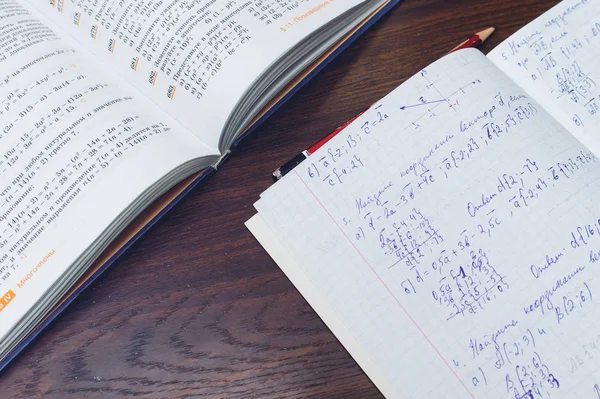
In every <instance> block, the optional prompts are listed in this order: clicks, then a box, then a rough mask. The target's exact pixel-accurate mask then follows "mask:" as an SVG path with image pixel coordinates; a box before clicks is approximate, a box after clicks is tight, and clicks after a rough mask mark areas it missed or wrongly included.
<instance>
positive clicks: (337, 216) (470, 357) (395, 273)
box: [255, 50, 600, 398]
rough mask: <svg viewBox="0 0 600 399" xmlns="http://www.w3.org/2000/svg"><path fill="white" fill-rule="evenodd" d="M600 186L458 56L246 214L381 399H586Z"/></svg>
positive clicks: (516, 98)
mask: <svg viewBox="0 0 600 399" xmlns="http://www.w3.org/2000/svg"><path fill="white" fill-rule="evenodd" d="M599 178H600V169H599V163H598V161H597V158H596V156H595V155H594V154H592V153H591V152H590V151H589V150H587V149H586V148H585V147H583V146H582V145H581V143H579V142H578V141H577V140H576V139H575V138H574V137H573V136H572V135H570V134H569V133H568V132H566V131H565V130H564V128H563V127H562V126H561V125H559V124H558V123H556V121H555V120H553V119H552V118H551V117H550V116H549V115H548V114H547V113H546V112H545V111H544V110H543V109H542V108H541V106H540V105H539V104H537V103H535V102H534V101H533V100H531V99H530V98H529V97H528V96H527V95H526V94H525V93H523V92H522V90H521V89H520V88H519V87H518V86H517V85H516V84H514V83H513V82H512V81H510V80H509V79H507V78H506V76H505V75H504V74H503V73H502V72H501V71H499V70H498V69H497V68H496V67H495V66H494V65H492V64H491V63H489V62H488V61H487V60H486V59H485V58H484V57H483V55H481V53H479V52H478V51H476V50H464V51H460V52H457V53H454V54H451V55H450V56H448V57H446V58H444V59H443V60H441V61H439V62H437V63H435V64H433V65H431V66H430V67H428V68H426V69H425V70H423V71H421V72H420V73H419V74H417V75H416V76H414V77H413V78H411V79H410V80H409V81H407V82H406V83H405V84H403V85H402V86H400V87H399V88H398V89H396V90H395V91H394V92H392V93H391V94H390V95H388V96H387V97H385V98H384V99H382V100H381V101H380V102H378V103H376V104H375V105H374V106H373V107H372V108H371V109H370V110H369V111H368V112H367V113H365V114H364V115H362V116H361V117H360V118H358V119H357V120H356V121H355V122H354V123H353V124H352V125H351V126H350V127H349V128H347V130H346V131H345V133H344V134H343V135H339V136H337V137H336V138H335V139H334V140H332V141H331V142H330V144H329V145H328V146H327V147H323V148H322V149H321V150H319V151H318V152H317V153H315V154H313V155H312V156H311V157H310V158H308V159H307V160H306V161H304V162H303V163H302V164H301V165H300V166H299V167H297V168H296V170H295V171H294V172H293V173H290V174H289V175H288V176H286V177H285V178H284V179H283V180H281V181H280V182H278V183H277V184H275V185H274V186H273V187H272V188H270V189H269V190H267V191H266V192H265V193H264V194H263V196H262V198H261V200H260V201H259V202H257V203H256V205H255V206H256V208H257V210H258V211H259V213H260V216H261V217H262V218H263V219H264V220H265V221H266V223H267V224H268V225H269V227H270V229H271V230H272V231H273V235H275V236H276V237H278V238H279V240H280V241H281V243H282V245H284V246H285V249H286V250H287V251H288V252H289V254H290V255H291V256H292V257H293V259H294V261H295V262H296V263H297V265H298V266H297V267H298V268H300V271H299V272H300V273H302V274H303V275H304V276H305V278H306V279H307V280H309V281H310V282H311V283H312V284H313V286H314V287H315V290H317V291H318V292H319V293H320V294H321V296H322V298H323V300H324V301H327V304H328V306H330V307H331V308H333V309H335V312H336V313H337V314H338V315H339V318H340V319H341V320H343V322H344V325H345V329H346V330H348V331H350V332H351V333H352V335H353V338H354V340H356V342H358V345H360V346H361V347H362V351H363V352H366V353H368V354H369V355H370V358H371V361H370V362H368V363H369V364H370V365H366V366H365V364H364V363H361V362H360V359H358V358H357V361H359V363H360V364H361V367H363V368H364V369H365V371H366V372H367V374H368V375H370V376H372V377H373V376H374V377H376V378H373V379H374V381H377V380H378V379H381V378H383V379H385V380H386V382H387V385H386V386H387V388H385V387H381V386H379V385H378V386H379V388H380V389H382V391H383V393H384V394H385V395H386V396H387V397H404V398H409V397H410V398H434V397H442V396H443V397H451V398H526V397H531V398H542V397H543V398H569V397H594V396H593V395H596V393H595V392H596V391H598V387H597V385H596V384H598V383H599V382H598V379H600V373H598V368H597V361H596V360H595V359H596V357H597V356H600V353H599V350H600V342H599V339H600V336H599V334H598V316H597V315H598V313H597V312H598V307H597V305H596V303H597V298H596V295H598V294H597V292H599V289H600V287H599V281H598V279H597V278H596V276H595V274H596V272H595V269H596V268H597V267H598V266H597V259H598V258H600V256H599V255H598V250H599V249H600V240H598V237H600V227H599V224H598V216H599V213H600V209H599V207H598V205H596V201H595V196H596V195H597V194H598V192H599V190H600V180H599ZM299 289H300V290H301V291H302V288H299ZM317 311H318V308H317ZM321 317H324V318H326V317H327V316H326V315H325V316H324V315H321ZM332 329H333V332H334V333H336V331H335V329H334V328H333V327H332ZM342 342H343V341H342ZM348 349H349V351H350V353H351V354H352V353H353V352H352V350H353V349H352V348H348Z"/></svg>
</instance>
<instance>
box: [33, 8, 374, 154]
mask: <svg viewBox="0 0 600 399" xmlns="http://www.w3.org/2000/svg"><path fill="white" fill-rule="evenodd" d="M363 2H364V0H344V1H331V0H327V1H324V0H253V1H243V0H231V1H223V0H219V1H215V0H202V1H195V2H188V1H183V0H170V1H160V2H156V1H152V0H139V1H135V2H125V1H121V2H114V1H108V0H104V1H95V0H78V1H75V0H59V1H55V2H50V3H48V2H44V3H41V4H39V5H37V7H38V8H39V9H40V10H41V11H42V12H43V13H44V14H46V15H47V16H49V17H50V18H51V19H52V20H53V21H55V22H56V23H57V24H60V25H61V26H62V27H63V28H64V29H65V32H67V33H69V34H70V35H72V36H73V37H75V38H76V39H77V40H78V41H80V42H81V43H83V44H84V45H85V46H87V47H89V49H90V50H91V51H93V52H94V54H95V55H96V56H98V57H100V59H102V60H103V61H106V62H107V63H109V64H110V65H112V66H113V67H114V68H115V69H114V70H115V71H116V72H118V73H119V74H121V75H123V76H124V77H125V78H127V79H128V80H129V82H130V83H131V84H133V85H134V86H135V87H137V88H138V89H139V90H141V91H142V92H143V93H144V94H145V95H147V96H148V97H149V98H151V99H152V100H153V101H155V102H156V103H157V104H158V105H159V106H160V107H161V108H162V109H164V110H166V111H167V112H169V113H170V114H171V115H173V116H175V117H176V118H177V120H179V121H181V122H182V123H183V124H184V125H186V126H188V127H190V128H191V129H192V130H193V131H194V133H196V134H197V135H198V137H200V138H201V139H202V140H203V141H204V142H206V143H207V144H208V145H209V146H211V147H217V146H218V141H219V137H220V134H221V131H222V130H223V127H224V124H225V122H226V120H227V117H228V116H229V115H230V113H231V112H232V110H233V108H234V106H235V105H236V104H237V102H238V100H239V99H240V98H241V97H242V95H243V94H244V92H246V90H247V89H248V88H249V86H250V85H251V83H252V82H254V81H255V80H256V79H257V77H258V76H259V75H260V74H261V73H262V72H263V71H264V70H265V69H267V67H268V66H269V65H271V64H272V63H273V62H274V61H276V60H277V59H278V58H279V57H280V56H281V55H282V54H284V53H285V51H286V50H287V49H289V48H291V47H292V46H293V45H295V44H297V43H298V42H299V41H300V40H301V39H303V38H304V37H306V36H307V35H308V34H309V33H311V32H313V31H315V30H316V29H317V28H319V27H321V26H323V25H325V24H326V23H327V22H329V21H331V20H332V19H334V18H335V17H337V16H339V15H341V14H342V13H343V12H345V11H347V10H350V9H351V8H352V7H354V6H356V5H358V4H360V3H363ZM373 3H374V4H375V5H376V4H379V3H381V1H379V2H373Z"/></svg>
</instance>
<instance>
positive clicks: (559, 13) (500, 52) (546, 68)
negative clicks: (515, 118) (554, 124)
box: [488, 0, 600, 154]
mask: <svg viewBox="0 0 600 399" xmlns="http://www.w3.org/2000/svg"><path fill="white" fill-rule="evenodd" d="M488 57H489V58H490V59H491V60H492V61H493V62H494V63H495V64H496V65H498V66H499V67H500V68H501V69H502V70H503V71H505V72H506V73H507V74H508V75H509V76H510V77H511V78H512V79H513V80H514V81H515V82H517V83H518V84H519V85H520V86H521V87H523V88H524V89H525V91H526V92H527V93H529V94H530V95H531V96H532V97H533V98H535V99H536V100H537V101H538V102H539V103H540V104H542V106H543V107H544V108H545V109H546V110H547V111H548V112H549V113H551V114H552V116H553V117H554V118H556V120H558V121H559V122H560V123H561V124H562V125H563V126H564V127H565V128H566V129H567V130H569V131H570V132H572V133H573V134H574V135H575V136H576V137H577V138H578V139H579V140H581V141H582V142H583V143H584V144H585V145H586V146H587V147H588V148H590V149H591V150H592V151H594V153H595V154H600V136H599V135H598V131H599V130H600V69H598V63H599V62H600V2H598V1H590V0H565V1H562V2H561V3H559V4H558V5H557V6H555V7H554V8H552V9H551V10H549V11H547V12H546V13H544V14H543V15H542V16H541V17H539V18H537V19H536V20H535V21H534V22H532V23H530V24H528V25H527V26H525V27H524V28H523V29H521V30H519V31H518V32H517V33H515V34H514V35H512V36H511V37H509V38H508V39H507V40H506V41H504V42H503V43H502V44H501V45H499V46H498V47H496V48H495V49H494V50H493V51H492V52H490V54H489V55H488Z"/></svg>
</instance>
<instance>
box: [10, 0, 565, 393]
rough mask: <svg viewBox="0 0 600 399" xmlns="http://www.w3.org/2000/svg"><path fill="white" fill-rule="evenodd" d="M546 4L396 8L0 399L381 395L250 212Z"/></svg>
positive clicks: (13, 371) (17, 371)
mask: <svg viewBox="0 0 600 399" xmlns="http://www.w3.org/2000/svg"><path fill="white" fill-rule="evenodd" d="M556 3H557V1H556V0H528V1H522V0H490V1H480V0H470V1H469V0H405V1H403V2H401V3H400V4H399V5H398V6H397V7H396V8H395V9H394V10H393V11H392V12H391V13H390V14H389V15H387V16H385V17H384V18H383V19H382V20H381V21H380V22H379V23H377V24H376V25H375V26H374V27H373V28H371V29H370V30H369V31H368V32H367V33H366V34H365V35H364V36H363V37H361V38H360V39H358V41H357V42H356V43H355V44H354V45H352V46H351V47H350V48H349V49H348V50H346V51H345V52H344V53H343V54H342V55H341V56H340V57H339V58H338V59H336V60H335V61H334V62H333V63H332V64H330V65H329V66H328V67H327V68H326V69H325V70H324V71H323V72H321V73H320V74H319V75H318V76H317V77H316V78H315V79H314V80H312V81H311V82H310V83H309V84H308V85H307V86H306V87H305V88H303V89H302V90H301V91H300V92H299V93H298V94H297V95H296V96H295V97H293V98H292V100H290V101H289V102H288V103H287V104H285V105H284V106H283V107H282V108H281V109H280V110H279V111H278V112H277V113H276V114H275V115H274V116H273V117H272V118H270V120H269V121H268V122H267V123H266V124H264V125H263V126H262V127H260V128H259V129H258V130H257V131H256V132H255V133H254V134H253V135H252V136H251V137H249V138H247V139H246V140H245V141H244V142H243V143H242V145H241V146H240V147H239V148H238V149H237V151H236V153H235V154H234V156H232V157H231V158H230V160H229V161H228V162H227V163H226V165H225V166H224V167H223V168H222V169H221V170H220V171H219V172H218V173H217V174H216V175H214V176H213V177H211V178H210V179H208V181H206V182H205V183H204V184H201V186H200V187H198V188H197V189H195V190H194V191H193V192H192V193H191V195H189V196H188V197H187V198H186V199H185V200H184V201H183V202H182V203H181V204H179V205H178V206H176V208H175V209H173V210H172V211H171V212H169V213H168V214H167V215H166V216H165V217H164V218H163V220H162V221H161V222H160V223H159V224H158V225H157V226H156V227H154V228H153V229H152V230H151V231H150V232H149V233H147V234H146V235H145V236H144V237H143V238H142V239H140V240H139V241H138V242H137V243H136V244H135V245H134V246H133V247H132V248H131V249H130V250H129V251H127V252H126V253H125V255H124V256H123V257H122V258H121V259H120V260H119V261H118V262H117V263H116V264H115V265H114V266H113V267H112V268H111V269H110V270H109V271H108V272H107V273H105V274H104V275H103V276H102V277H101V278H100V279H99V281H97V282H96V283H95V284H94V285H93V286H92V287H91V288H90V289H88V290H87V291H86V292H85V293H84V294H82V295H81V296H80V297H79V298H78V299H77V300H76V301H75V302H74V303H73V304H72V305H71V307H70V308H69V309H68V310H67V311H66V312H65V313H63V315H61V316H60V317H59V318H58V320H56V321H55V322H54V323H53V324H52V325H51V326H50V327H49V328H48V329H47V330H46V331H45V332H43V333H42V334H41V336H40V337H39V338H38V339H37V340H35V341H34V343H33V344H32V345H31V346H30V347H29V348H27V349H26V350H25V351H23V353H22V354H21V355H20V356H19V357H17V359H16V360H15V361H13V363H12V364H11V365H10V366H9V367H8V368H7V369H6V370H5V371H3V372H2V374H0V397H2V398H34V397H45V398H61V399H62V398H126V397H144V398H146V397H147V398H203V397H210V398H265V397H267V398H279V397H282V398H309V397H310V398H316V397H318V398H342V397H343V398H380V397H381V394H380V393H379V391H378V390H377V388H375V386H374V385H373V384H372V383H371V381H370V380H369V379H368V378H367V376H366V375H365V374H364V373H363V372H362V371H361V369H360V368H359V367H358V365H357V364H356V363H355V362H354V361H353V359H352V358H351V357H350V355H349V354H348V353H347V352H346V351H345V349H344V348H343V347H342V346H341V344H340V343H339V342H338V341H337V340H336V339H335V337H334V336H333V334H332V333H331V332H330V331H329V330H328V329H327V327H326V326H325V325H324V324H323V322H322V321H321V320H320V319H319V317H318V316H317V315H316V314H315V313H314V311H313V310H312V309H311V307H310V306H309V305H308V304H307V303H306V302H305V301H304V299H303V298H302V296H301V295H300V294H299V293H298V291H296V289H295V288H294V287H293V285H292V284H291V283H290V282H289V281H288V280H287V278H286V277H285V276H284V274H283V273H282V272H281V271H280V270H279V268H278V267H277V265H276V264H275V263H274V262H273V261H272V260H271V259H270V258H269V256H268V255H267V253H266V252H265V251H264V250H263V249H262V247H261V246H260V245H259V244H258V242H257V241H255V239H254V238H253V236H252V235H251V234H250V233H249V232H248V230H246V228H245V227H244V222H245V221H246V220H247V219H248V218H250V217H251V216H252V215H253V214H254V213H255V211H254V208H253V207H252V204H253V203H254V201H256V200H257V199H258V197H259V194H260V193H261V192H262V191H263V190H265V189H266V188H267V187H269V185H270V184H271V179H270V173H271V171H272V170H273V169H275V168H276V167H277V166H278V165H280V164H282V163H283V162H285V161H287V160H288V159H289V158H290V157H292V156H293V155H295V154H297V153H298V152H299V151H301V150H302V149H304V148H306V147H308V146H309V145H310V144H312V143H313V142H314V141H316V140H317V139H319V138H321V137H322V136H323V135H324V134H326V133H328V132H329V131H331V130H332V129H333V128H335V127H336V126H338V125H339V124H341V123H343V122H344V121H346V120H347V119H349V118H351V117H352V116H354V115H355V114H356V113H358V112H359V111H361V110H362V109H363V108H364V107H366V106H368V105H369V104H371V103H372V102H374V101H376V100H377V99H379V98H380V97H382V96H384V95H385V94H386V93H388V92H389V91H391V90H392V89H394V88H395V87H396V86H397V85H399V84H400V83H402V82H403V81H404V80H406V79H407V78H408V77H410V76H411V75H412V74H414V73H416V72H418V71H419V69H421V68H423V67H425V66H427V65H428V64H429V63H431V62H433V61H435V60H436V59H437V58H439V57H440V56H442V55H444V54H445V53H446V52H447V51H448V50H450V49H451V48H452V47H454V46H455V45H456V44H458V43H459V42H461V41H462V40H464V39H466V38H468V37H469V36H470V35H471V34H472V33H473V32H476V31H478V30H481V29H483V28H487V27H488V26H495V27H496V28H497V30H496V32H495V33H494V35H493V36H492V37H491V38H490V40H489V41H488V42H486V43H485V45H484V46H483V47H482V50H483V51H484V52H487V51H489V50H490V49H492V48H493V47H494V46H496V45H497V44H498V43H500V41H502V40H503V39H505V38H507V37H508V36H509V35H510V34H512V33H514V32H515V31H516V30H517V29H518V28H520V27H522V26H523V25H524V24H525V23H527V22H529V21H531V20H532V19H534V18H535V17H536V16H538V15H540V14H541V13H542V12H544V11H545V10H547V9H548V8H550V7H551V6H552V5H554V4H556ZM398 361H399V362H402V359H398ZM407 367H410V365H408V364H407ZM439 397H440V398H441V397H444V394H443V393H440V396H439Z"/></svg>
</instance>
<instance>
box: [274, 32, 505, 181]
mask: <svg viewBox="0 0 600 399" xmlns="http://www.w3.org/2000/svg"><path fill="white" fill-rule="evenodd" d="M494 30H495V29H494V28H487V29H485V30H482V31H481V32H477V33H475V34H474V35H473V36H471V37H470V38H469V39H467V40H465V41H464V42H462V43H461V44H459V45H458V46H456V47H454V48H453V49H452V50H450V52H449V53H452V52H454V51H457V50H461V49H463V48H470V47H477V46H480V45H481V44H482V43H483V42H485V41H486V40H487V38H488V37H490V35H491V34H492V33H493V32H494ZM368 109H369V108H367V109H365V110H364V111H363V112H361V113H359V114H358V115H356V116H355V117H354V118H352V119H350V120H349V121H348V122H346V123H344V124H343V125H342V126H340V127H338V128H337V129H335V130H334V131H333V132H331V133H329V134H328V135H327V136H325V137H323V138H322V139H321V140H319V141H318V142H316V143H315V144H313V145H312V146H310V147H309V148H308V149H307V150H304V151H302V152H301V153H300V154H298V155H296V156H295V157H294V158H292V159H290V160H289V161H287V162H286V163H284V164H283V165H282V166H280V167H279V168H277V170H276V171H274V172H273V174H272V175H273V180H275V181H277V180H279V179H281V178H282V177H283V176H285V175H286V174H287V173H288V172H290V171H291V170H292V169H294V168H295V167H296V166H298V165H299V164H300V163H301V162H302V161H304V160H305V159H306V158H308V156H309V155H310V154H312V153H314V152H315V151H317V150H318V149H319V148H321V147H322V146H324V145H325V144H327V142H328V141H329V140H331V139H332V138H334V137H335V136H336V135H337V134H338V133H339V132H341V131H342V130H344V129H345V128H346V126H348V125H349V124H350V123H352V122H353V121H354V120H355V119H356V118H358V117H359V116H361V115H362V114H364V113H365V112H366V111H367V110H368Z"/></svg>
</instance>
